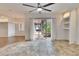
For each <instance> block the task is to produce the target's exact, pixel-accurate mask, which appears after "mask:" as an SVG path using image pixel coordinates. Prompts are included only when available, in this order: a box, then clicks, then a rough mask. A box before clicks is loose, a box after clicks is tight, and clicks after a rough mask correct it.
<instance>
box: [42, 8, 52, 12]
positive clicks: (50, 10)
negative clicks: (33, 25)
mask: <svg viewBox="0 0 79 59" xmlns="http://www.w3.org/2000/svg"><path fill="white" fill-rule="evenodd" d="M42 9H43V10H46V11H49V12H51V11H52V10H49V9H45V8H42Z"/></svg>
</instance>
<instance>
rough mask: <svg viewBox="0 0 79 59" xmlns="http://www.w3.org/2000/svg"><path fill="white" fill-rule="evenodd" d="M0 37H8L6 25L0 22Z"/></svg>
mask: <svg viewBox="0 0 79 59" xmlns="http://www.w3.org/2000/svg"><path fill="white" fill-rule="evenodd" d="M0 37H8V23H7V22H0Z"/></svg>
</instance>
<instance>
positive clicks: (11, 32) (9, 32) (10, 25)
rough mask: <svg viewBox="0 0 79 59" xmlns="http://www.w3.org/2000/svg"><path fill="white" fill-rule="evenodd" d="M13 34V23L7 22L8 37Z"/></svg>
mask: <svg viewBox="0 0 79 59" xmlns="http://www.w3.org/2000/svg"><path fill="white" fill-rule="evenodd" d="M11 36H15V23H12V22H9V23H8V37H11Z"/></svg>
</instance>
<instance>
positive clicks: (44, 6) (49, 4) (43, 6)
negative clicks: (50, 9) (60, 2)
mask: <svg viewBox="0 0 79 59" xmlns="http://www.w3.org/2000/svg"><path fill="white" fill-rule="evenodd" d="M52 4H55V3H48V4H46V5H44V6H42V7H47V6H50V5H52Z"/></svg>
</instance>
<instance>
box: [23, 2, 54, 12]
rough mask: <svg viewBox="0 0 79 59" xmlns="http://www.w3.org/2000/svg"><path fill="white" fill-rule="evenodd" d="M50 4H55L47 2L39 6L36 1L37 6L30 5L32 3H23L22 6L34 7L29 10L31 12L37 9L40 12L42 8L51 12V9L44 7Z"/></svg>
mask: <svg viewBox="0 0 79 59" xmlns="http://www.w3.org/2000/svg"><path fill="white" fill-rule="evenodd" d="M52 4H55V3H48V4H45V5H43V6H41V4H40V3H37V7H36V6H32V5H27V4H23V6H28V7H33V8H35V9H33V10H31V11H29V12H33V11H35V10H36V11H38V12H39V13H41V11H42V10H45V11H48V12H51V11H52V10H49V9H46V8H44V7H47V6H50V5H52Z"/></svg>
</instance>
